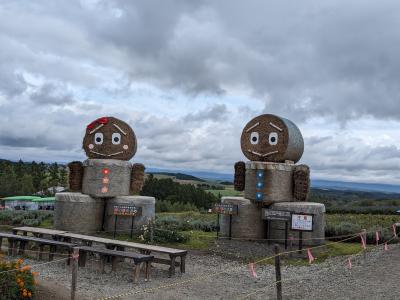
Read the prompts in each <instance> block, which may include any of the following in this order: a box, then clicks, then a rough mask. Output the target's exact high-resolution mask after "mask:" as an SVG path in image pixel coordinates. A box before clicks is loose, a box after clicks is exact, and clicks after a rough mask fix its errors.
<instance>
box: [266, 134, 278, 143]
mask: <svg viewBox="0 0 400 300" xmlns="http://www.w3.org/2000/svg"><path fill="white" fill-rule="evenodd" d="M268 142H269V144H270V145H271V146H275V145H276V144H278V133H276V132H271V133H270V134H269V137H268Z"/></svg>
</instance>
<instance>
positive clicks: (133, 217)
mask: <svg viewBox="0 0 400 300" xmlns="http://www.w3.org/2000/svg"><path fill="white" fill-rule="evenodd" d="M134 219H135V216H132V224H131V239H132V238H133V221H134Z"/></svg>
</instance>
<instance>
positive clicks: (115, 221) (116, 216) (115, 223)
mask: <svg viewBox="0 0 400 300" xmlns="http://www.w3.org/2000/svg"><path fill="white" fill-rule="evenodd" d="M117 219H118V215H115V220H114V239H115V233H116V232H117Z"/></svg>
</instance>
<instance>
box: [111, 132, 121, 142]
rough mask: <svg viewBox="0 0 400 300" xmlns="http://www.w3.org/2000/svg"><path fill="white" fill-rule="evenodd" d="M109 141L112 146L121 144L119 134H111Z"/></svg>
mask: <svg viewBox="0 0 400 300" xmlns="http://www.w3.org/2000/svg"><path fill="white" fill-rule="evenodd" d="M111 141H112V143H113V145H119V144H121V134H119V133H118V132H115V133H113V134H112V136H111Z"/></svg>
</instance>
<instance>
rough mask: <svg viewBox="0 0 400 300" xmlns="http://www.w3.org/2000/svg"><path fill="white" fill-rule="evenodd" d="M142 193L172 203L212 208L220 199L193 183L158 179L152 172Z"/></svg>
mask: <svg viewBox="0 0 400 300" xmlns="http://www.w3.org/2000/svg"><path fill="white" fill-rule="evenodd" d="M141 195H143V196H152V197H155V198H156V199H157V200H165V201H168V202H170V203H172V204H173V203H182V204H191V205H194V206H196V207H197V208H199V209H207V208H211V207H212V206H213V204H214V203H216V202H217V201H218V198H217V197H216V196H215V195H213V194H211V193H209V192H206V191H204V190H203V189H201V188H199V187H196V186H194V185H192V184H180V183H178V182H175V181H173V180H172V179H171V178H161V179H158V178H155V177H154V176H153V175H152V174H149V175H148V176H147V178H146V180H145V184H144V186H143V190H142V192H141Z"/></svg>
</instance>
